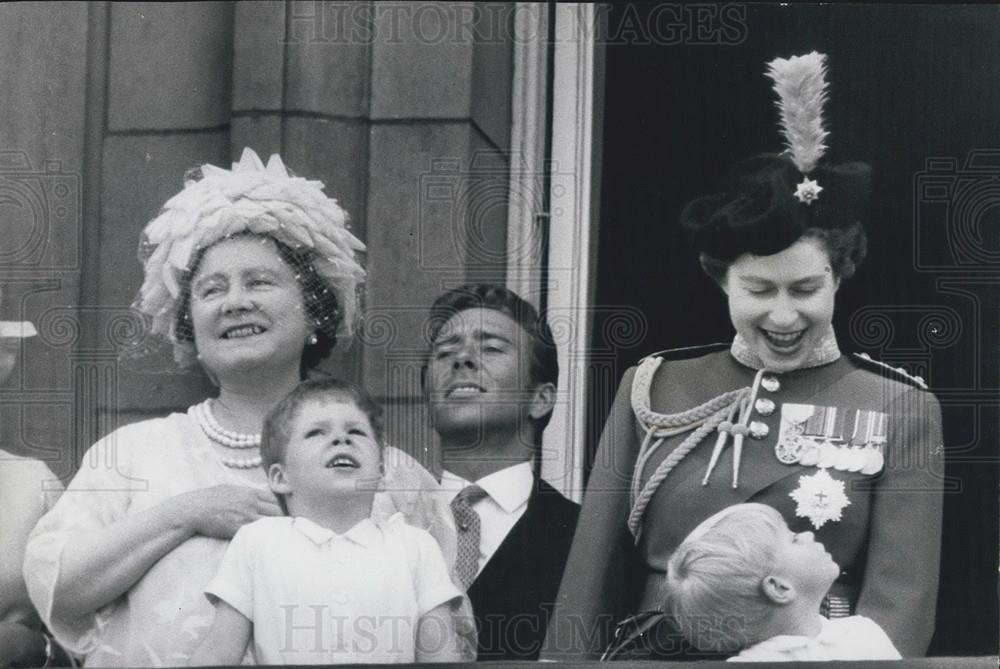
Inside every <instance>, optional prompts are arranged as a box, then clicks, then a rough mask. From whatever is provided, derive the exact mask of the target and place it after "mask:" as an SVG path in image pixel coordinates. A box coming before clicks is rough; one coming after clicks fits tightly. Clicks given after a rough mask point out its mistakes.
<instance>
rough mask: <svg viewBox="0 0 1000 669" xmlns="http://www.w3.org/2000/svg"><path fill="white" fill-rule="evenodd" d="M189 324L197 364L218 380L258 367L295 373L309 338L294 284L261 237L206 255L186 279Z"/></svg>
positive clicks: (275, 252)
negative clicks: (289, 369)
mask: <svg viewBox="0 0 1000 669" xmlns="http://www.w3.org/2000/svg"><path fill="white" fill-rule="evenodd" d="M191 323H192V326H193V329H194V338H195V344H196V346H197V349H198V357H199V360H200V361H201V363H202V364H203V365H204V366H205V367H207V368H208V369H209V370H210V371H212V372H214V373H215V374H217V375H221V374H225V373H226V372H227V371H234V370H238V369H248V368H250V367H255V366H260V365H262V364H263V365H267V366H268V367H269V368H271V369H274V366H275V365H279V366H280V365H282V364H283V363H285V364H287V365H289V366H291V367H294V369H296V370H297V369H298V365H299V363H300V361H301V358H302V349H303V348H304V345H305V340H306V337H308V336H309V330H308V328H307V324H306V318H305V314H304V306H303V299H302V290H301V288H300V287H299V283H298V281H297V280H296V278H295V274H294V272H293V271H292V268H291V267H289V266H288V264H287V263H286V262H285V261H284V260H282V258H281V256H280V255H279V254H278V249H277V247H276V246H275V244H274V242H273V241H272V240H270V239H268V238H266V237H255V236H243V237H235V238H233V239H229V240H225V241H222V242H219V243H218V244H216V245H214V246H212V247H211V248H209V249H208V250H207V251H205V253H204V255H203V256H202V258H201V262H200V263H199V265H198V269H197V272H196V273H195V275H194V276H193V277H192V279H191Z"/></svg>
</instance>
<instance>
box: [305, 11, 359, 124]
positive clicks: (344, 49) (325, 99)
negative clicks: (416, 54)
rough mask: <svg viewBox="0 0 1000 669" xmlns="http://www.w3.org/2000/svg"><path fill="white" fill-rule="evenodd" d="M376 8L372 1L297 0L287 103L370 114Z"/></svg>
mask: <svg viewBox="0 0 1000 669" xmlns="http://www.w3.org/2000/svg"><path fill="white" fill-rule="evenodd" d="M372 12H373V7H372V3H370V2H331V3H313V2H309V3H305V2H296V3H292V16H291V17H290V19H289V21H290V22H291V24H290V26H289V27H290V30H289V34H288V51H287V54H288V62H287V77H288V87H287V93H286V99H285V108H286V109H288V110H294V111H297V112H311V113H315V114H322V115H326V116H334V117H346V118H359V117H364V116H367V115H368V107H369V90H370V85H371V78H370V77H371V39H370V34H371V21H372Z"/></svg>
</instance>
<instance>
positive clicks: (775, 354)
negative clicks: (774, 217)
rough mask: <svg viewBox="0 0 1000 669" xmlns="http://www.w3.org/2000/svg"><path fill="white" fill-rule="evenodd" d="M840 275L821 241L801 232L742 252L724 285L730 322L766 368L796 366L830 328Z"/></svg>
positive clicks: (779, 369) (785, 368)
mask: <svg viewBox="0 0 1000 669" xmlns="http://www.w3.org/2000/svg"><path fill="white" fill-rule="evenodd" d="M839 285H840V281H839V279H838V278H837V277H835V276H834V274H833V270H832V269H831V267H830V258H829V255H828V254H827V251H826V247H825V245H824V244H823V242H822V241H821V240H819V239H816V238H814V237H802V238H801V239H799V240H798V241H797V242H795V243H794V244H792V245H791V246H789V247H788V248H787V249H785V250H784V251H781V252H780V253H775V254H774V255H769V256H755V255H750V254H744V255H742V256H740V257H738V258H736V260H734V261H733V263H732V264H731V265H730V266H729V271H728V272H727V273H726V280H725V283H724V285H723V290H725V292H726V296H727V297H728V299H729V317H730V319H731V320H732V322H733V327H735V328H736V332H737V333H739V334H740V335H741V336H742V337H743V339H744V340H745V341H746V342H747V344H749V346H750V348H751V349H752V350H753V351H754V352H755V353H757V355H758V356H759V357H760V359H761V360H762V361H763V363H764V366H765V367H766V368H767V369H770V370H773V371H776V372H788V371H791V370H793V369H798V368H799V367H801V366H802V364H803V363H804V362H805V360H806V358H807V357H808V356H809V353H810V352H811V351H812V350H813V349H815V348H816V346H817V345H818V344H819V343H820V340H821V339H822V338H823V337H824V336H826V335H827V334H828V333H829V332H830V328H831V327H832V325H831V324H832V322H833V308H834V298H835V297H836V294H837V288H838V287H839Z"/></svg>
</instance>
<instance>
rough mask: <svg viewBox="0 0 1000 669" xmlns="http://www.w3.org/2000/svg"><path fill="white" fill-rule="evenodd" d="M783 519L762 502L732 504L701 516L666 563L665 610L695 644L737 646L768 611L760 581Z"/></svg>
mask: <svg viewBox="0 0 1000 669" xmlns="http://www.w3.org/2000/svg"><path fill="white" fill-rule="evenodd" d="M787 531H788V525H787V524H786V523H785V519H784V518H782V517H781V514H780V513H778V512H777V511H776V510H775V509H773V508H772V507H770V506H767V505H766V504H736V505H733V506H730V507H728V508H726V509H723V510H722V511H720V512H719V513H716V514H715V515H714V516H711V517H710V518H708V519H707V520H705V521H703V522H702V523H701V524H700V525H698V527H696V528H695V529H694V530H693V531H692V532H691V534H689V535H688V536H687V538H686V539H685V540H684V541H683V542H682V543H681V545H680V546H678V547H677V550H676V551H674V554H673V555H672V556H671V557H670V561H669V563H668V564H667V576H666V581H665V583H664V596H665V599H666V606H665V610H666V612H667V613H669V614H671V615H672V616H673V617H674V618H675V620H676V624H677V626H678V628H679V629H680V631H681V633H682V634H684V636H685V638H687V640H688V641H689V642H691V644H693V645H694V646H695V647H696V648H698V649H700V650H712V651H722V652H732V651H737V650H739V649H741V648H745V647H746V646H749V645H752V644H754V643H757V642H758V641H761V640H762V639H760V638H758V636H759V634H760V632H761V630H762V629H763V627H764V624H765V623H766V622H767V620H768V619H769V617H770V615H771V613H772V611H773V610H774V608H773V604H772V602H771V601H770V600H769V599H768V598H767V597H766V596H765V595H764V593H763V591H762V589H761V586H762V583H763V580H764V578H765V577H767V575H768V574H769V573H770V569H771V567H772V565H773V560H774V554H775V547H776V546H777V543H778V542H777V539H778V538H779V537H780V536H781V533H782V532H787Z"/></svg>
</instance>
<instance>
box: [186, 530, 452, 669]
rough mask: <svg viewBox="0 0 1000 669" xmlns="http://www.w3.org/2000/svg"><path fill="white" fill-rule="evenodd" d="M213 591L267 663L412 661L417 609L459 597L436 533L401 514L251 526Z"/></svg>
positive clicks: (424, 609) (239, 536)
mask: <svg viewBox="0 0 1000 669" xmlns="http://www.w3.org/2000/svg"><path fill="white" fill-rule="evenodd" d="M289 565H294V566H296V567H295V568H293V569H289ZM372 583H378V584H380V586H381V588H380V593H381V595H380V596H374V594H375V593H373V591H372V589H371V587H370V584H372ZM390 593H391V594H390ZM206 594H210V595H212V596H214V597H218V598H219V599H222V600H224V601H225V602H227V603H228V604H229V605H230V606H232V607H233V608H235V609H236V610H237V611H239V612H240V613H241V614H242V615H243V616H245V617H246V618H248V619H249V620H251V621H252V622H253V624H254V643H253V646H254V655H255V659H256V661H257V662H258V663H262V664H316V663H321V664H330V663H343V662H351V663H357V662H365V663H370V662H380V663H395V662H413V661H414V660H415V648H414V646H413V644H414V643H415V638H416V625H417V624H418V623H419V619H420V616H421V615H423V614H424V613H426V612H427V611H430V610H432V609H433V608H435V607H437V606H439V605H441V604H444V603H446V602H452V601H456V600H457V599H458V598H460V597H461V591H460V590H459V589H458V588H457V587H455V585H454V584H453V583H452V582H451V579H450V577H449V575H448V569H447V565H446V564H445V562H444V560H443V557H442V556H441V554H440V549H439V547H438V546H437V544H436V542H435V541H434V539H433V538H432V537H431V536H430V535H429V534H428V533H426V532H424V531H422V530H420V529H418V528H414V527H412V526H410V525H408V524H407V523H406V522H405V520H404V518H403V515H402V514H394V515H393V516H392V517H390V518H389V519H388V520H386V521H373V520H371V519H364V520H362V521H360V522H358V523H356V524H355V525H353V526H352V527H351V528H350V529H349V530H347V531H346V532H344V533H343V534H338V533H336V532H334V531H332V530H330V529H327V528H324V527H322V526H320V525H318V524H316V523H315V522H313V521H311V520H308V519H306V518H303V517H294V518H291V517H288V516H283V517H274V518H263V519H260V520H257V521H255V522H253V523H249V524H248V525H245V526H243V527H242V528H240V530H239V531H238V532H237V533H236V536H235V537H234V538H233V541H232V542H231V543H230V546H229V548H228V550H227V552H226V556H225V557H224V558H223V561H222V564H221V565H220V568H219V572H218V573H217V574H216V576H215V578H214V579H213V580H212V581H211V582H210V583H209V584H208V586H207V587H206Z"/></svg>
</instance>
